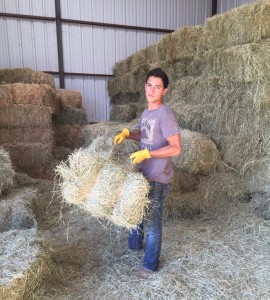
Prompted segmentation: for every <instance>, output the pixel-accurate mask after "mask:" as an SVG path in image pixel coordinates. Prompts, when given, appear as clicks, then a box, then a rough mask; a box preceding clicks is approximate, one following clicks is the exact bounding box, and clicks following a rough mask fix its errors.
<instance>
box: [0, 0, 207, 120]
mask: <svg viewBox="0 0 270 300" xmlns="http://www.w3.org/2000/svg"><path fill="white" fill-rule="evenodd" d="M211 4H212V1H211V0H182V1H180V0H166V1H164V0H61V13H62V18H64V19H77V20H84V21H93V22H101V23H110V24H122V25H131V26H139V27H151V28H163V29H172V30H174V29H176V28H180V27H182V26H185V25H198V24H203V23H204V20H205V18H207V17H209V16H210V14H211ZM0 12H6V13H16V14H29V15H39V16H47V17H55V0H0ZM0 26H1V27H0V34H1V36H2V37H3V38H2V39H1V41H0V46H1V49H3V50H2V52H1V54H2V55H1V57H0V68H15V67H31V68H34V69H37V70H41V71H58V62H57V58H58V54H57V40H56V26H55V22H49V21H36V20H31V21H29V20H25V19H12V18H0ZM62 33H63V52H64V53H63V55H64V71H65V72H76V73H95V74H112V71H113V66H114V65H115V63H116V62H118V61H120V60H122V59H125V58H126V57H127V56H129V55H131V54H133V53H135V52H136V51H138V50H140V49H142V48H145V47H147V46H148V45H150V44H153V43H155V42H156V41H158V40H159V39H160V37H161V36H162V35H163V33H160V32H151V31H140V30H133V29H132V30H128V29H119V28H110V27H101V26H90V25H79V24H68V23H63V24H62ZM54 78H55V81H56V86H57V87H59V76H54ZM107 82H108V77H105V76H92V77H91V76H90V77H89V76H82V77H78V76H68V77H66V79H65V85H66V88H72V89H78V90H80V91H81V93H82V95H83V97H84V106H85V108H86V109H87V112H88V117H89V121H101V120H108V119H109V114H110V99H109V97H108V93H107Z"/></svg>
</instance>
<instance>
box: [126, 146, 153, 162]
mask: <svg viewBox="0 0 270 300" xmlns="http://www.w3.org/2000/svg"><path fill="white" fill-rule="evenodd" d="M151 157H152V156H151V155H150V153H149V151H148V150H147V149H144V150H141V151H137V152H134V153H133V154H131V155H130V157H129V158H130V159H131V160H132V164H133V165H136V164H139V163H141V162H142V161H144V160H145V159H146V158H151Z"/></svg>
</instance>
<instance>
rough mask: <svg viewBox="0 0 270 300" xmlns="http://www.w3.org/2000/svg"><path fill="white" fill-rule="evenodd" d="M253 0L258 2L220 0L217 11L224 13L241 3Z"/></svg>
mask: <svg viewBox="0 0 270 300" xmlns="http://www.w3.org/2000/svg"><path fill="white" fill-rule="evenodd" d="M252 2H256V0H218V4H217V11H218V13H224V12H226V11H228V10H231V9H233V8H235V7H238V6H240V5H243V4H246V3H252Z"/></svg>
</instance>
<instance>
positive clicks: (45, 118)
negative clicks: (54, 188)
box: [0, 104, 54, 178]
mask: <svg viewBox="0 0 270 300" xmlns="http://www.w3.org/2000/svg"><path fill="white" fill-rule="evenodd" d="M51 117H52V111H51V108H49V107H46V106H35V105H14V104H13V105H10V106H9V107H8V108H6V109H2V110H0V133H1V138H0V143H1V145H2V146H3V147H4V149H6V150H7V151H9V152H10V157H11V160H12V164H13V166H14V169H15V170H16V171H21V172H25V173H27V174H29V175H31V176H34V177H36V176H37V177H41V178H42V177H46V176H48V169H49V166H50V163H51V161H52V150H53V147H54V139H53V131H52V121H51Z"/></svg>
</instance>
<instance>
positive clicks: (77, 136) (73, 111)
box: [53, 89, 88, 159]
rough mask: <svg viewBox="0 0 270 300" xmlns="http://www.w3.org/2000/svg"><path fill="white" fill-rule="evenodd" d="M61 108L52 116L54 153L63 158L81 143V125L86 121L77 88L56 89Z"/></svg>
mask: <svg viewBox="0 0 270 300" xmlns="http://www.w3.org/2000/svg"><path fill="white" fill-rule="evenodd" d="M57 95H58V97H59V100H60V103H61V108H62V109H61V110H60V111H59V112H58V113H56V114H55V115H54V116H53V123H54V126H53V129H54V137H55V144H56V148H55V152H54V153H55V155H56V157H58V158H59V159H63V158H65V157H66V156H67V154H70V153H71V152H72V151H73V150H74V149H75V148H78V147H80V146H82V144H83V133H82V130H83V126H84V125H86V124H87V123H88V120H87V114H86V111H85V109H84V108H83V101H82V95H81V93H80V92H79V91H77V90H67V89H57Z"/></svg>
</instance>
